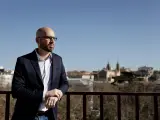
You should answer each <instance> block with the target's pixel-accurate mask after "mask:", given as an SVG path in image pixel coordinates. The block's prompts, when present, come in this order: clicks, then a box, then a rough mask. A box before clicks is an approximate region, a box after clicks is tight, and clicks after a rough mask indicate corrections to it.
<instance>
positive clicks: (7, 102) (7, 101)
mask: <svg viewBox="0 0 160 120" xmlns="http://www.w3.org/2000/svg"><path fill="white" fill-rule="evenodd" d="M0 94H4V95H6V106H5V120H9V113H10V95H11V91H0Z"/></svg>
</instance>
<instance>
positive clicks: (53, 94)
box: [45, 89, 63, 100]
mask: <svg viewBox="0 0 160 120" xmlns="http://www.w3.org/2000/svg"><path fill="white" fill-rule="evenodd" d="M62 95H63V94H62V92H61V90H58V89H53V90H50V91H47V92H46V94H45V99H47V98H48V97H57V98H58V100H60V99H61V97H62Z"/></svg>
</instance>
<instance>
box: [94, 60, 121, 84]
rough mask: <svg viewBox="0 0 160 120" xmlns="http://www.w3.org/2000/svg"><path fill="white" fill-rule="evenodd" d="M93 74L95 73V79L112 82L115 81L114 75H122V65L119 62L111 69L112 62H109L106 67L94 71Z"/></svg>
mask: <svg viewBox="0 0 160 120" xmlns="http://www.w3.org/2000/svg"><path fill="white" fill-rule="evenodd" d="M92 74H93V75H94V80H95V81H107V82H112V81H114V79H113V77H116V76H120V75H121V71H120V65H119V63H118V62H117V64H116V68H115V69H111V66H110V63H108V64H107V66H106V67H105V68H103V69H102V70H100V71H93V72H92Z"/></svg>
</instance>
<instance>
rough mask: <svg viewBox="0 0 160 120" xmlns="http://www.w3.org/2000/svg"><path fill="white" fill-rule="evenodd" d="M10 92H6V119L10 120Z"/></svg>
mask: <svg viewBox="0 0 160 120" xmlns="http://www.w3.org/2000/svg"><path fill="white" fill-rule="evenodd" d="M9 109H10V93H6V108H5V120H9Z"/></svg>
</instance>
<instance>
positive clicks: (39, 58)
mask: <svg viewBox="0 0 160 120" xmlns="http://www.w3.org/2000/svg"><path fill="white" fill-rule="evenodd" d="M35 52H36V55H37V58H38V61H44V60H42V58H41V56H40V55H39V54H38V53H37V50H36V49H35ZM47 59H50V60H51V59H52V53H50V54H49V56H48V58H47Z"/></svg>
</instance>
